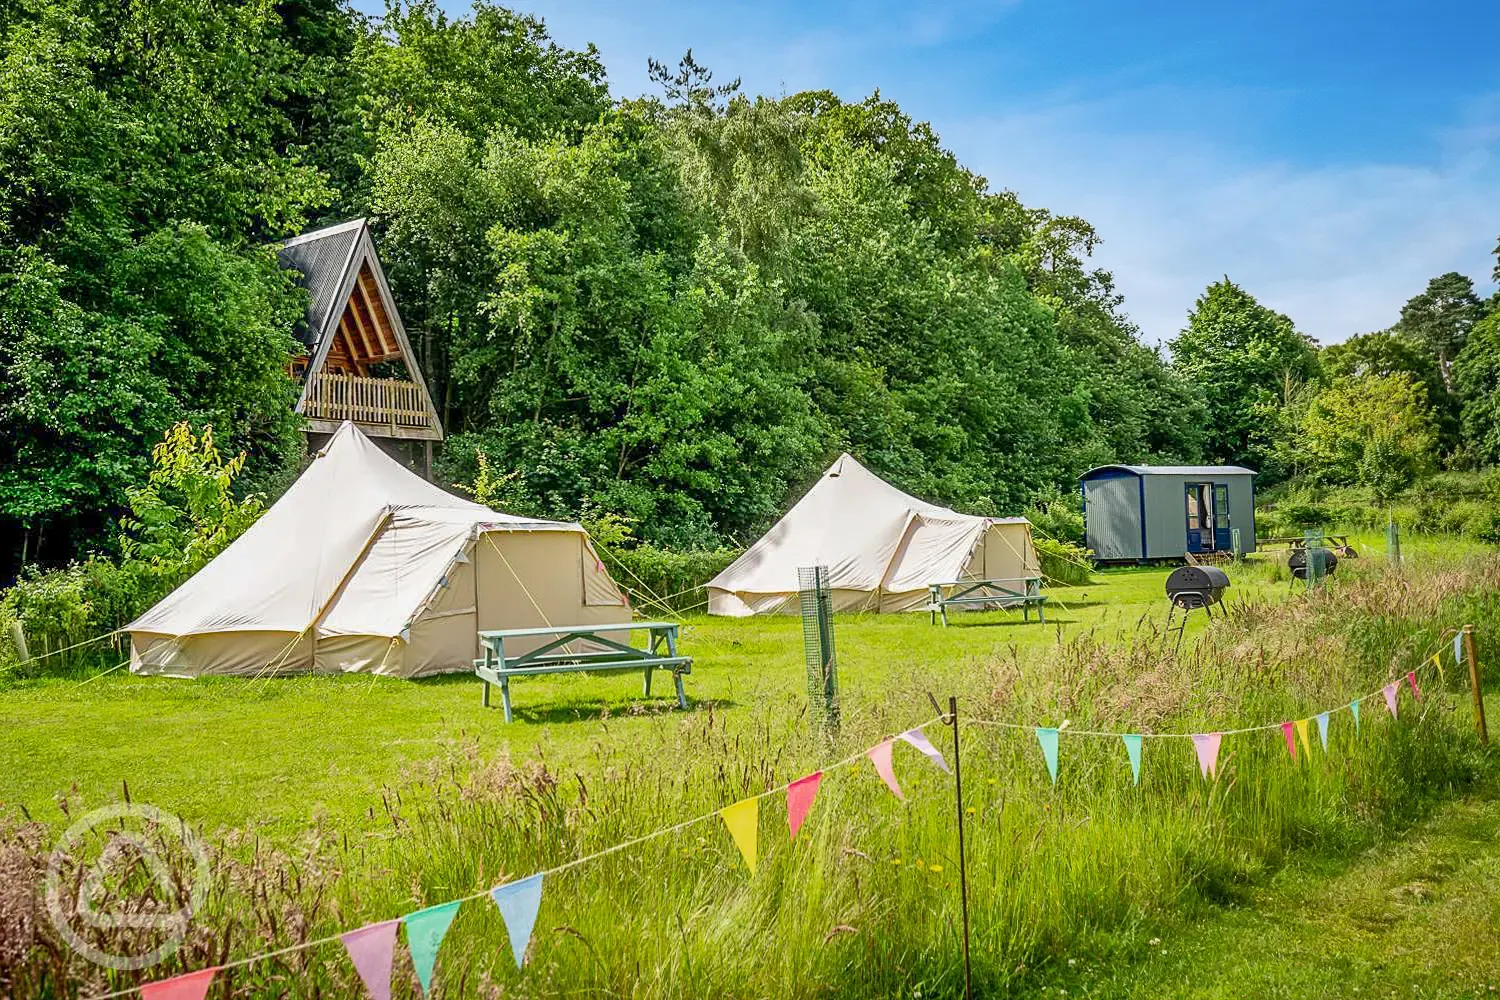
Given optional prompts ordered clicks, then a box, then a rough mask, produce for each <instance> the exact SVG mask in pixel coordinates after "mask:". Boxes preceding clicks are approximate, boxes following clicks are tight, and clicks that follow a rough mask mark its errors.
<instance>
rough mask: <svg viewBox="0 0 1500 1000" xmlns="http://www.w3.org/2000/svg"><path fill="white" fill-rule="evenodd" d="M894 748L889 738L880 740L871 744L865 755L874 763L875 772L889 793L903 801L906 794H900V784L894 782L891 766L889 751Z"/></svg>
mask: <svg viewBox="0 0 1500 1000" xmlns="http://www.w3.org/2000/svg"><path fill="white" fill-rule="evenodd" d="M894 748H895V744H894V743H893V742H892V741H891V740H882V741H881V742H879V743H877V744H875V745H874V746H872V747H871V748H870V749H869V751H868V752H866V753H865V756H866V757H868V758H870V763H871V764H874V765H875V773H876V774H878V775H880V780H881V781H883V782H885V787H887V788H889V789H890V790H891V794H892V795H894V796H896V798H898V799H900V800H901V801H902V802H905V801H906V796H905V795H902V794H901V786H900V785H898V784H897V783H896V770H895V768H893V767H891V751H892V750H893V749H894Z"/></svg>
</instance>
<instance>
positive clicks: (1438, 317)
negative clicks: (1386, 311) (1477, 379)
mask: <svg viewBox="0 0 1500 1000" xmlns="http://www.w3.org/2000/svg"><path fill="white" fill-rule="evenodd" d="M1483 314H1484V313H1483V308H1482V306H1481V305H1480V302H1479V297H1478V296H1477V295H1475V294H1474V282H1473V281H1472V280H1470V279H1469V278H1467V277H1465V276H1464V275H1462V274H1458V273H1457V272H1454V271H1449V272H1448V273H1447V274H1443V275H1439V276H1438V277H1436V278H1433V279H1432V280H1431V281H1429V282H1428V283H1427V289H1426V291H1424V292H1422V293H1421V294H1420V295H1414V296H1412V298H1411V299H1410V300H1408V301H1407V303H1406V305H1404V306H1402V307H1401V322H1400V323H1398V324H1397V329H1398V330H1399V331H1400V332H1402V333H1404V334H1406V335H1407V336H1409V337H1411V338H1412V339H1414V340H1415V341H1416V342H1417V343H1420V344H1422V345H1423V346H1424V347H1426V348H1427V350H1428V351H1429V352H1431V354H1432V356H1433V358H1434V359H1435V360H1436V361H1437V366H1438V371H1439V373H1440V374H1441V375H1442V379H1443V386H1444V388H1446V389H1448V390H1450V391H1451V390H1452V388H1453V373H1452V368H1453V361H1454V359H1455V358H1457V357H1458V355H1459V352H1460V351H1462V350H1463V346H1464V341H1466V340H1467V339H1468V337H1469V331H1470V329H1472V328H1473V326H1474V324H1475V323H1476V322H1478V320H1479V318H1480V317H1481V316H1482V315H1483Z"/></svg>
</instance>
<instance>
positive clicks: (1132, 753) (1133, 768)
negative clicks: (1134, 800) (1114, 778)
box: [1120, 733, 1145, 785]
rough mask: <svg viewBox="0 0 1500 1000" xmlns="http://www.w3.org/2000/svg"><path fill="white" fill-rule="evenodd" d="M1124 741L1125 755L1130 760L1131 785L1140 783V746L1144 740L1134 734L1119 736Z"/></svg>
mask: <svg viewBox="0 0 1500 1000" xmlns="http://www.w3.org/2000/svg"><path fill="white" fill-rule="evenodd" d="M1120 739H1122V740H1124V741H1125V754H1126V756H1128V757H1129V758H1130V778H1131V784H1135V785H1139V784H1140V783H1141V744H1143V743H1145V740H1144V739H1142V738H1141V737H1140V736H1138V735H1136V734H1135V733H1125V734H1122V735H1121V736H1120Z"/></svg>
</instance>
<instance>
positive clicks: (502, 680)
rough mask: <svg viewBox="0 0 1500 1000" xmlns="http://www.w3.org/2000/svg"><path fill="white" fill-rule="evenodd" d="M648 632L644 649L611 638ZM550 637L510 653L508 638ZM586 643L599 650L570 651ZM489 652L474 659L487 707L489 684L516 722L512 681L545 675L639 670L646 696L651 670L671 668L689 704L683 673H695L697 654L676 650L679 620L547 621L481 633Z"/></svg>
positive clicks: (680, 701) (683, 704)
mask: <svg viewBox="0 0 1500 1000" xmlns="http://www.w3.org/2000/svg"><path fill="white" fill-rule="evenodd" d="M637 631H648V632H650V637H649V639H648V640H647V643H646V646H645V648H642V647H640V646H632V645H630V644H629V643H628V642H621V641H620V640H618V639H615V638H612V637H610V636H609V635H608V634H607V633H610V632H637ZM541 636H551V639H550V640H548V641H546V642H543V643H542V644H541V645H540V646H538V647H536V648H535V649H532V650H530V651H529V652H525V653H519V654H515V655H507V653H506V652H505V642H506V640H507V639H509V640H511V642H512V648H514V647H515V643H516V641H517V640H523V639H535V638H538V637H541ZM574 642H582V643H587V644H589V645H590V646H593V647H601V648H594V649H590V650H587V651H583V652H577V651H573V650H569V649H568V648H567V646H568V645H569V644H570V643H574ZM479 643H480V646H481V647H483V649H484V655H483V656H482V657H480V658H479V659H477V660H475V661H474V673H475V674H476V675H477V676H478V677H479V679H480V680H481V681H483V682H484V706H485V707H486V708H488V707H489V704H490V685H494V686H495V687H498V688H499V689H500V701H501V704H502V705H503V706H504V708H505V721H506V722H509V721H511V711H510V679H511V678H512V677H536V676H539V675H543V674H566V673H580V672H587V673H601V672H605V671H619V670H639V671H642V672H643V673H644V674H645V675H646V677H645V686H644V690H645V696H646V697H648V698H649V697H651V674H652V672H653V671H656V670H670V671H672V681H673V683H674V684H675V685H676V687H677V707H678V708H687V695H686V694H684V693H683V690H682V677H683V675H684V674H690V673H692V672H693V658H692V657H691V656H679V655H678V654H677V623H676V622H617V623H612V624H604V625H546V626H542V627H539V628H506V629H495V630H492V631H487V632H480V633H479Z"/></svg>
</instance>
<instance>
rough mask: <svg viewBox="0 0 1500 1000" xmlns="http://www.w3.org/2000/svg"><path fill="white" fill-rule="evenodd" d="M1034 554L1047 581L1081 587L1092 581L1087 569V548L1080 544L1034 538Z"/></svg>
mask: <svg viewBox="0 0 1500 1000" xmlns="http://www.w3.org/2000/svg"><path fill="white" fill-rule="evenodd" d="M1032 542H1033V544H1035V545H1036V554H1037V556H1038V557H1039V558H1040V559H1041V563H1042V576H1044V577H1046V578H1047V582H1048V583H1056V584H1061V585H1063V586H1067V587H1081V586H1083V585H1084V584H1087V583H1090V582H1092V581H1093V576H1092V575H1091V573H1090V570H1089V555H1090V553H1089V550H1088V549H1086V548H1084V547H1083V546H1082V545H1074V544H1072V543H1070V542H1059V541H1056V540H1055V539H1051V538H1034V539H1032Z"/></svg>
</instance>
